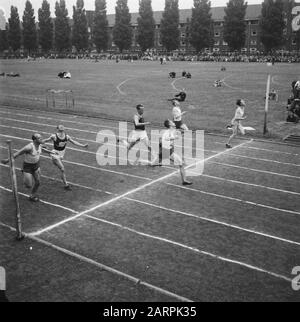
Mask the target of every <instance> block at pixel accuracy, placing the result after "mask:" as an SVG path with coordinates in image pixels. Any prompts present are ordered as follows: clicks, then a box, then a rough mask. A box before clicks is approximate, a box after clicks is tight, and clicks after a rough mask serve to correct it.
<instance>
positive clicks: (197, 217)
mask: <svg viewBox="0 0 300 322" xmlns="http://www.w3.org/2000/svg"><path fill="white" fill-rule="evenodd" d="M124 199H126V200H129V201H133V202H135V203H140V204H143V205H146V206H150V207H153V208H156V209H161V210H165V211H167V212H168V213H169V212H173V213H175V214H180V215H184V216H187V217H192V218H196V219H198V220H202V221H207V222H211V223H213V224H217V225H221V226H225V227H229V228H232V229H237V230H240V231H244V232H247V233H250V234H254V235H259V236H263V237H267V238H270V239H275V240H278V241H281V242H284V243H288V244H292V245H296V246H300V242H296V241H293V240H289V239H286V238H281V237H278V236H274V235H270V234H266V233H263V232H259V231H256V230H252V229H247V228H244V227H241V226H238V225H232V224H228V223H226V222H224V221H220V220H216V219H212V218H208V217H203V216H199V215H195V214H192V213H188V212H185V211H180V210H174V209H171V208H167V207H164V206H160V205H156V204H152V203H149V202H145V201H141V200H137V199H133V198H128V197H126V198H124Z"/></svg>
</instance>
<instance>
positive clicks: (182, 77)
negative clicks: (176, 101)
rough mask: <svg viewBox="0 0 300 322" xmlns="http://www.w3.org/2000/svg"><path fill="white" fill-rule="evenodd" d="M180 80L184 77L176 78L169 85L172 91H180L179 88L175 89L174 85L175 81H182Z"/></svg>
mask: <svg viewBox="0 0 300 322" xmlns="http://www.w3.org/2000/svg"><path fill="white" fill-rule="evenodd" d="M182 79H185V77H180V78H177V79H175V80H174V81H173V82H172V83H171V85H172V87H173V89H174V90H175V91H181V89H179V88H177V87H176V86H175V83H176V82H177V81H179V80H182Z"/></svg>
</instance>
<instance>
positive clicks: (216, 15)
mask: <svg viewBox="0 0 300 322" xmlns="http://www.w3.org/2000/svg"><path fill="white" fill-rule="evenodd" d="M261 7H262V6H261V4H253V5H248V6H247V11H246V16H245V20H256V19H258V17H259V16H260V15H261ZM225 8H226V7H212V8H211V13H212V19H213V20H214V21H223V20H224V16H225V11H224V9H225ZM86 13H87V16H88V20H89V21H90V22H91V21H92V17H93V14H94V11H90V10H87V11H86ZM162 15H163V11H154V12H153V18H154V20H155V22H156V24H159V23H160V21H161V19H162ZM138 17H139V13H138V12H133V13H131V24H132V25H137V19H138ZM191 17H192V9H180V10H179V23H186V22H187V19H191ZM107 20H108V25H109V26H110V27H112V26H114V24H115V15H114V14H110V15H107Z"/></svg>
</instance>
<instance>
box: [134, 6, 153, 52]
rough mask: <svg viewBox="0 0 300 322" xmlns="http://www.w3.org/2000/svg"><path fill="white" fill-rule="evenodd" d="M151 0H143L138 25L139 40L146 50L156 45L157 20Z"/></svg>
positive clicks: (142, 48)
mask: <svg viewBox="0 0 300 322" xmlns="http://www.w3.org/2000/svg"><path fill="white" fill-rule="evenodd" d="M151 2H152V1H151V0H141V1H140V8H139V14H140V16H139V18H138V27H137V42H138V44H139V45H140V47H141V50H142V51H143V52H144V51H146V50H147V49H150V48H152V47H153V46H154V32H155V21H154V18H153V10H152V4H151Z"/></svg>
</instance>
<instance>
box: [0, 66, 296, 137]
mask: <svg viewBox="0 0 300 322" xmlns="http://www.w3.org/2000/svg"><path fill="white" fill-rule="evenodd" d="M223 65H224V66H225V67H226V71H225V72H221V66H223ZM0 67H1V68H0V71H2V72H6V73H7V72H11V71H14V72H18V73H20V75H21V77H20V78H4V77H1V78H0V86H1V88H2V91H1V92H2V95H1V98H0V103H1V104H2V105H3V104H4V105H13V106H18V107H29V108H40V109H45V108H46V90H47V89H55V90H60V89H64V90H73V91H74V96H75V101H76V104H75V105H76V106H75V109H76V112H77V113H81V114H84V115H90V116H102V117H107V118H115V119H125V120H131V119H132V114H133V113H134V107H135V106H136V105H137V104H138V103H143V104H144V105H145V106H146V108H147V111H146V117H147V119H148V120H149V121H151V122H152V123H153V124H156V125H159V126H161V125H162V120H164V119H166V118H168V117H170V109H171V105H170V103H169V102H167V99H168V98H171V97H173V95H174V94H175V93H177V91H178V90H179V89H181V88H185V89H186V91H187V100H186V102H185V103H184V104H183V109H185V110H187V111H189V114H187V116H186V118H185V121H186V123H187V124H188V125H189V126H190V127H191V128H193V129H203V130H208V131H212V132H218V133H220V132H221V133H223V132H224V131H225V125H226V124H227V123H228V122H229V121H230V120H231V118H232V115H233V112H234V106H235V101H236V99H237V98H244V99H245V100H246V102H247V110H246V112H247V115H248V119H247V123H248V124H249V125H250V126H252V127H254V128H256V129H257V131H256V133H255V134H254V135H255V136H262V131H263V122H264V96H265V91H266V82H267V77H268V74H270V75H271V88H274V89H276V90H277V91H278V93H279V100H278V102H274V101H272V102H270V113H269V120H268V122H269V130H270V134H271V136H272V137H279V138H282V137H284V136H285V135H287V134H289V133H300V130H299V125H298V126H296V125H295V124H291V123H289V124H287V123H285V122H284V121H285V118H286V112H285V106H286V101H287V98H288V97H289V95H290V90H291V88H290V84H291V82H292V81H293V80H294V79H298V77H299V71H298V69H297V68H298V67H299V66H298V65H297V64H276V65H275V66H272V67H268V66H267V65H266V64H262V63H249V64H246V63H205V62H194V63H191V62H170V63H168V64H166V65H160V64H159V63H158V62H141V61H137V62H133V63H129V62H127V61H121V62H120V63H119V64H116V63H115V61H100V62H98V63H95V62H94V61H93V60H41V61H32V62H27V61H21V60H20V61H18V60H2V61H0ZM65 70H69V71H70V72H71V74H72V78H71V79H70V80H61V79H58V78H57V74H58V72H60V71H65ZM183 70H186V71H190V72H191V73H192V79H182V78H181V73H182V71H183ZM170 71H175V72H176V73H177V78H176V79H174V80H173V79H168V73H169V72H170ZM216 79H222V80H224V85H223V87H221V88H215V87H213V83H214V81H215V80H216ZM49 104H50V102H49ZM50 105H51V104H50ZM64 106H65V99H64V97H63V96H61V97H59V95H57V102H56V108H57V109H64Z"/></svg>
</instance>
